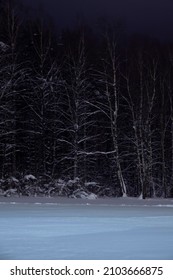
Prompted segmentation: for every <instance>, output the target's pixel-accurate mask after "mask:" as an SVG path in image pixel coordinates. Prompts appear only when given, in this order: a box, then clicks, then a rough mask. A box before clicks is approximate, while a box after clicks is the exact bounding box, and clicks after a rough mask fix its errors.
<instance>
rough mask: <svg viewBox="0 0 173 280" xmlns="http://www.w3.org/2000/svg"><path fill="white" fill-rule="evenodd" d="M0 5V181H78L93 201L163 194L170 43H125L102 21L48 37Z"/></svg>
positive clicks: (171, 79) (172, 174)
mask: <svg viewBox="0 0 173 280" xmlns="http://www.w3.org/2000/svg"><path fill="white" fill-rule="evenodd" d="M0 3H1V11H0V88H1V91H0V173H1V178H2V180H5V178H9V177H10V176H13V177H20V176H22V175H21V174H24V175H26V174H33V175H34V176H36V177H39V176H47V178H49V180H51V179H55V178H71V179H74V180H75V178H80V180H81V181H82V182H83V183H84V182H85V183H86V182H89V181H96V182H99V183H100V184H102V185H104V186H105V192H104V191H103V194H109V195H110V194H111V195H114V196H121V195H128V196H139V195H141V193H142V195H143V198H145V197H153V196H164V197H170V196H173V92H172V90H173V45H172V44H168V43H166V42H165V43H163V42H162V43H160V42H159V41H157V40H156V39H153V38H148V37H145V36H142V35H140V36H139V35H136V36H133V37H131V38H128V40H127V39H126V38H125V33H124V32H123V29H122V28H121V25H120V24H116V25H109V24H106V23H105V22H103V21H102V24H100V28H99V29H98V30H97V32H96V30H95V31H92V30H91V28H89V27H88V26H86V25H83V24H80V25H79V26H78V27H76V28H75V29H73V30H70V29H69V30H63V31H62V32H61V33H60V34H59V35H58V36H57V35H55V32H54V30H53V28H51V27H50V25H49V24H48V23H44V22H43V20H41V19H28V20H26V21H21V16H19V15H18V12H17V8H14V7H13V6H12V5H11V4H9V3H10V1H1V2H0ZM3 3H5V4H3ZM2 182H3V181H2ZM85 185H86V186H87V184H85ZM107 190H109V191H108V192H107ZM93 192H94V190H93Z"/></svg>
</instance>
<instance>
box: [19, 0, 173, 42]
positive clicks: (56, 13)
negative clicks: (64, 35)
mask: <svg viewBox="0 0 173 280" xmlns="http://www.w3.org/2000/svg"><path fill="white" fill-rule="evenodd" d="M21 2H23V3H24V4H25V5H27V6H28V7H30V8H33V9H37V10H39V9H40V7H42V8H43V10H44V12H45V13H47V14H48V15H49V16H50V17H51V18H52V19H53V21H54V22H55V24H56V26H57V28H58V27H59V28H62V27H69V26H74V25H75V23H76V22H77V17H78V16H79V15H80V17H81V18H83V19H84V20H85V22H87V23H89V24H90V25H92V26H93V27H94V26H95V25H96V24H97V20H98V18H99V17H105V18H108V19H109V20H114V21H115V20H116V19H121V20H122V21H123V22H124V23H125V25H126V27H127V30H128V31H130V32H136V31H137V32H141V33H143V32H145V33H147V34H148V35H152V36H154V37H158V38H166V39H170V38H173V28H172V27H173V1H172V0H62V1H61V0H21Z"/></svg>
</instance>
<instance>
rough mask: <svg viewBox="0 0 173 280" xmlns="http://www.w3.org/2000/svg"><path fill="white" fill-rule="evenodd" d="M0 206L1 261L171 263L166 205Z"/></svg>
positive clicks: (172, 214) (172, 238)
mask: <svg viewBox="0 0 173 280" xmlns="http://www.w3.org/2000/svg"><path fill="white" fill-rule="evenodd" d="M0 201H1V202H0V258H1V259H45V260H46V259H80V260H83V259H173V207H171V206H173V201H172V200H169V201H166V202H165V200H160V201H154V203H152V200H148V201H145V202H143V201H142V202H140V201H139V200H128V199H127V200H118V199H114V200H113V199H112V200H108V201H107V200H105V201H104V200H103V201H102V203H100V202H98V201H99V200H97V202H92V203H90V201H85V202H81V200H73V202H72V203H70V202H67V200H65V202H64V203H63V200H62V203H60V202H59V203H55V201H54V200H53V203H45V202H46V201H44V203H41V200H39V199H36V200H35V202H34V203H29V202H28V201H24V203H19V202H20V201H22V200H20V199H19V200H17V201H16V200H15V201H16V202H15V203H13V200H12V199H11V202H10V201H9V199H8V198H7V199H5V198H3V199H2V198H1V200H0ZM36 201H37V203H36ZM70 201H72V200H70ZM79 201H80V203H79ZM110 201H111V203H110ZM103 202H104V203H103ZM120 202H121V203H120ZM122 202H124V203H122ZM162 202H163V203H162ZM164 204H165V205H164ZM132 205H136V206H132Z"/></svg>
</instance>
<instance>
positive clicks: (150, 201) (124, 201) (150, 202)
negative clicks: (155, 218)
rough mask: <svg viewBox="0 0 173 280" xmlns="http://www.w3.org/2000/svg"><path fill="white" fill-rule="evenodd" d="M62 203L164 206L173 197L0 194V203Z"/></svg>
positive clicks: (169, 202)
mask: <svg viewBox="0 0 173 280" xmlns="http://www.w3.org/2000/svg"><path fill="white" fill-rule="evenodd" d="M8 203H9V204H46V205H47V204H55V205H57V204H61V205H62V204H63V205H68V204H70V205H79V204H81V205H82V204H84V205H112V206H158V207H159V206H165V207H173V198H147V199H144V200H143V199H139V198H134V197H125V198H123V197H104V198H97V199H82V198H68V197H45V196H44V197H41V196H37V197H31V196H29V197H27V196H21V197H16V196H11V197H4V196H0V204H8Z"/></svg>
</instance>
